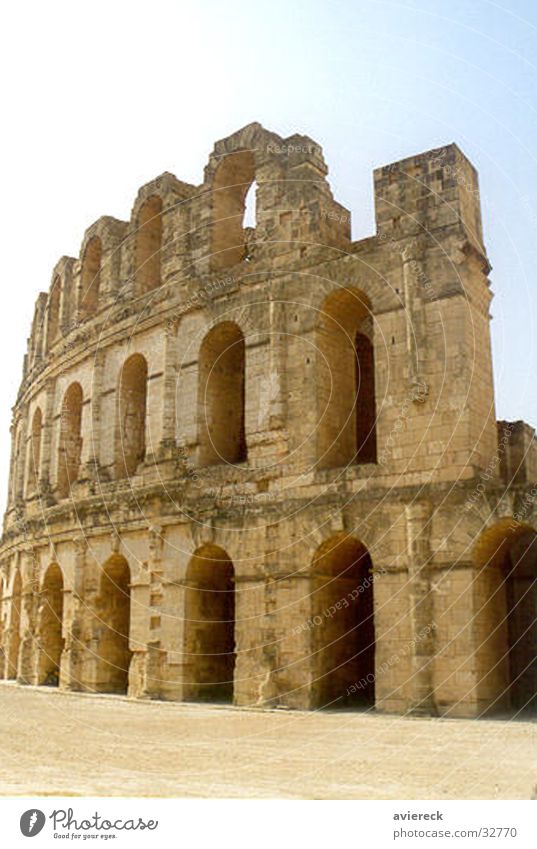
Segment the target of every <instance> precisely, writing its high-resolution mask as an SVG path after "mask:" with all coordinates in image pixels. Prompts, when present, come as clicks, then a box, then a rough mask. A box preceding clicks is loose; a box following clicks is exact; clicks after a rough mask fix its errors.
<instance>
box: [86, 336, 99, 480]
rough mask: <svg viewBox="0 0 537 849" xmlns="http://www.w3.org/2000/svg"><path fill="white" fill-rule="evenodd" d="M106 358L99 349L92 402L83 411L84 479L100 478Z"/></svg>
mask: <svg viewBox="0 0 537 849" xmlns="http://www.w3.org/2000/svg"><path fill="white" fill-rule="evenodd" d="M104 360H105V355H104V352H103V351H97V353H96V354H95V358H94V360H93V373H92V380H91V404H90V407H89V410H87V408H85V409H84V413H83V430H82V458H81V461H82V474H81V479H82V480H84V479H86V480H90V481H97V480H98V479H99V468H100V457H99V452H100V445H101V408H102V402H101V394H102V388H103V374H104Z"/></svg>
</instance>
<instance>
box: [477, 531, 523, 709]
mask: <svg viewBox="0 0 537 849" xmlns="http://www.w3.org/2000/svg"><path fill="white" fill-rule="evenodd" d="M474 558H475V561H476V564H477V566H478V567H479V570H478V572H477V575H476V578H475V581H474V593H475V598H476V614H475V619H476V628H477V629H478V630H477V633H478V635H479V641H478V647H477V667H478V673H479V675H478V680H479V684H478V686H479V688H480V690H481V697H482V699H483V700H484V701H488V702H491V703H492V708H493V709H494V708H497V709H500V708H503V707H510V708H512V709H514V710H516V711H527V712H530V713H532V714H535V713H536V712H537V532H536V531H535V529H534V528H532V527H531V526H529V525H526V524H523V523H520V522H518V521H515V520H513V519H503V520H501V521H500V522H498V523H496V525H494V526H493V527H492V528H490V529H488V530H487V531H485V532H484V533H483V534H482V535H481V536H480V538H479V540H478V542H477V544H476V547H475V551H474Z"/></svg>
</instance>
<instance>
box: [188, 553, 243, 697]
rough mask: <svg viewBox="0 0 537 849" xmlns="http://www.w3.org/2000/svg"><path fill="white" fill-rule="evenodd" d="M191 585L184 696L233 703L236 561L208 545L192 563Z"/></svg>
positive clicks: (195, 556)
mask: <svg viewBox="0 0 537 849" xmlns="http://www.w3.org/2000/svg"><path fill="white" fill-rule="evenodd" d="M186 583H187V588H186V597H185V625H184V689H183V698H184V700H185V701H204V702H205V701H209V702H233V676H234V669H235V583H234V569H233V563H232V561H231V559H230V558H229V556H228V555H227V554H226V552H225V551H224V550H223V549H222V548H220V547H218V546H216V545H204V546H202V547H201V548H199V549H198V550H197V551H196V552H195V553H194V554H193V556H192V558H191V560H190V563H189V564H188V569H187V575H186Z"/></svg>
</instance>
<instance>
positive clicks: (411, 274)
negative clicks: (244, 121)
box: [0, 123, 537, 716]
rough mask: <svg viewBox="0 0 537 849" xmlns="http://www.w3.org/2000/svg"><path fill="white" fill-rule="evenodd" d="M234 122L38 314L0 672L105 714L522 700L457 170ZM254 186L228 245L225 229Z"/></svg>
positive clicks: (466, 178)
mask: <svg viewBox="0 0 537 849" xmlns="http://www.w3.org/2000/svg"><path fill="white" fill-rule="evenodd" d="M326 176H327V167H326V165H325V162H324V159H323V155H322V150H321V148H320V146H319V145H318V144H317V143H315V142H314V141H312V140H311V139H310V138H308V137H306V136H303V135H294V136H291V137H290V138H285V139H284V138H281V137H279V136H278V135H276V134H275V133H272V132H268V131H267V130H265V129H264V128H263V127H262V126H261V125H260V124H257V123H254V124H250V125H248V126H247V127H245V128H243V129H242V130H239V131H238V132H236V133H234V134H233V135H231V136H230V137H228V138H226V139H223V140H221V141H219V142H217V143H216V144H215V146H214V149H213V152H212V153H211V155H210V157H209V161H208V164H207V166H206V168H205V172H204V180H203V182H202V183H201V184H200V185H198V186H194V185H189V184H187V183H184V182H181V181H180V180H178V179H177V178H176V177H175V176H174V175H173V174H170V173H164V174H162V175H161V176H160V177H158V178H157V179H155V180H153V181H152V182H150V183H149V184H147V185H145V186H143V187H142V188H141V189H140V191H139V192H138V195H137V197H136V200H135V203H134V207H133V210H132V214H131V217H130V219H129V220H128V221H119V220H116V219H115V218H111V217H103V218H100V219H99V220H98V221H96V222H95V223H94V224H92V226H91V227H90V228H89V229H88V230H87V232H86V234H85V236H84V239H83V242H82V246H81V250H80V256H79V257H78V258H74V257H62V258H61V259H60V261H59V262H58V263H57V265H56V267H55V268H54V270H53V273H52V280H51V285H50V288H49V291H48V292H46V293H41V294H40V295H39V296H38V299H37V303H36V307H35V317H34V320H33V324H32V329H31V335H30V338H29V341H28V352H27V355H26V357H25V362H24V372H23V378H22V382H21V386H20V390H19V393H18V397H17V400H16V403H15V406H14V409H13V424H12V429H11V433H12V459H11V472H10V482H9V496H8V505H7V511H6V515H5V521H4V534H3V538H2V542H1V548H0V564H1V580H0V596H1V599H2V602H1V619H0V646H1V649H2V650H1V657H0V673H1V674H2V675H3V677H4V678H7V679H16V680H17V681H18V682H19V684H33V685H58V686H59V687H60V688H62V689H67V690H75V691H83V692H106V693H128V695H129V696H131V697H134V698H151V699H169V700H177V701H215V702H216V701H218V702H222V701H228V702H233V703H234V704H235V705H243V706H246V705H249V706H252V705H257V706H281V707H288V708H298V709H308V708H316V707H324V706H329V705H331V706H335V707H341V706H345V707H347V708H351V707H353V706H355V707H357V708H359V707H361V706H364V705H365V706H367V707H370V708H371V707H373V706H375V707H376V709H377V710H381V711H392V712H398V713H403V712H415V713H425V714H438V715H449V716H478V715H481V714H482V713H484V712H488V713H490V712H493V711H500V712H501V711H511V715H512V712H513V711H519V710H522V709H524V708H525V707H529V706H531V705H535V698H536V697H535V693H536V682H537V668H536V661H535V656H536V654H537V652H536V651H535V647H536V624H535V623H536V619H537V616H536V613H537V607H536V599H537V593H536V589H535V587H536V584H535V576H536V574H537V571H536V564H537V558H536V543H535V528H536V527H537V507H536V498H535V496H536V495H537V486H535V482H536V480H537V452H536V451H535V445H534V431H533V430H532V428H530V427H529V426H528V425H526V424H524V423H523V422H515V423H508V422H501V423H498V422H497V421H496V417H495V408H494V390H493V379H492V364H491V345H490V332H489V325H490V314H489V307H490V302H491V297H492V295H491V291H490V285H489V280H488V279H487V275H488V273H489V264H488V261H487V258H486V252H485V248H484V245H483V237H482V229H481V212H480V202H479V192H478V183H477V175H476V172H475V169H474V168H473V166H472V165H471V164H470V163H469V161H468V160H467V159H466V158H465V156H464V155H463V154H462V153H461V151H460V150H459V149H458V147H457V146H456V145H454V144H450V145H448V146H446V147H442V148H440V149H437V150H433V151H429V152H427V153H424V154H421V155H418V156H413V157H411V158H408V159H405V160H403V161H401V162H397V163H394V164H392V165H388V166H387V167H382V168H379V169H377V170H376V171H375V172H374V195H375V213H376V234H375V235H374V236H371V237H369V238H365V239H363V240H361V241H352V240H351V236H350V214H349V212H348V211H347V210H346V209H345V208H344V207H342V206H341V205H340V204H339V203H337V202H336V201H335V200H334V198H333V196H332V193H331V190H330V187H329V184H328V182H327V179H326ZM248 192H249V193H250V194H249V195H248V197H251V196H252V193H253V192H255V226H254V227H247V226H245V221H244V211H245V204H246V199H247V193H248Z"/></svg>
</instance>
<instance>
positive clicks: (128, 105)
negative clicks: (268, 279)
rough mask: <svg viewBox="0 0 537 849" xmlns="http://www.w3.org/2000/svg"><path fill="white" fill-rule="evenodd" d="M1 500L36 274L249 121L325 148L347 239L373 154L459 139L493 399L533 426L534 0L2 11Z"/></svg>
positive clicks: (68, 5)
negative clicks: (487, 325) (481, 279)
mask: <svg viewBox="0 0 537 849" xmlns="http://www.w3.org/2000/svg"><path fill="white" fill-rule="evenodd" d="M0 23H1V27H0V71H1V74H2V80H3V83H4V85H3V94H2V111H1V115H2V118H3V121H2V123H3V128H4V129H3V132H2V142H1V144H2V146H3V148H4V150H3V155H2V157H1V160H0V163H1V164H0V168H1V170H2V187H3V203H2V204H1V205H0V218H1V232H2V234H3V237H4V238H3V268H4V272H3V289H4V299H3V309H0V344H1V345H2V348H3V352H2V353H3V356H2V384H1V387H2V388H1V398H0V401H1V403H0V499H1V501H2V503H3V501H4V497H5V492H6V489H7V476H8V466H9V453H10V437H9V425H10V418H11V406H12V405H13V404H14V402H15V397H16V393H17V389H18V385H19V382H20V378H21V370H22V358H23V355H24V352H25V350H26V339H27V336H28V334H29V331H30V324H31V320H32V316H33V310H34V303H35V299H36V297H37V294H38V292H40V291H44V290H47V289H48V287H49V285H50V282H51V273H52V268H53V266H54V264H55V263H56V262H57V260H58V259H59V258H60V257H61V256H63V255H70V256H77V255H78V253H79V250H80V244H81V242H82V238H83V235H84V231H85V230H86V228H87V227H89V225H90V224H91V223H92V222H93V221H95V220H96V219H97V218H99V217H100V216H101V215H105V214H106V215H113V216H115V217H117V218H122V219H126V218H128V217H129V215H130V210H131V207H132V204H133V201H134V198H135V195H136V192H137V190H138V188H139V187H140V186H141V185H143V184H144V183H146V182H148V181H149V180H151V179H152V178H154V177H156V176H157V175H158V174H160V173H162V172H163V171H171V172H173V173H174V174H176V176H177V177H179V179H182V180H185V181H187V182H191V183H194V184H199V183H201V181H202V177H203V174H202V172H203V167H204V165H205V164H206V162H207V159H208V156H209V153H210V151H211V149H212V147H213V144H214V142H215V141H216V140H217V139H220V138H223V137H225V136H227V135H229V134H230V133H232V132H234V131H235V130H237V129H239V128H240V127H242V126H244V125H245V124H248V123H250V122H251V121H259V122H260V123H262V124H263V125H264V126H265V127H266V128H267V129H269V130H273V131H275V132H277V133H279V134H280V135H281V136H288V135H291V134H293V133H295V132H299V133H303V134H306V135H309V136H311V137H312V138H313V139H315V141H317V142H319V143H320V144H321V145H322V147H323V150H324V155H325V158H326V161H327V163H328V165H329V168H330V173H329V180H330V183H331V186H332V189H333V192H334V195H335V197H336V198H337V199H338V200H339V201H340V202H341V203H343V204H344V205H345V206H346V207H348V208H349V209H350V210H351V212H352V218H353V238H354V239H360V238H365V237H367V236H370V235H372V234H373V232H374V223H373V188H372V170H373V168H375V167H377V166H379V165H384V164H387V163H389V162H393V161H397V160H399V159H402V158H403V157H406V156H410V155H412V154H416V153H420V152H423V151H426V150H429V149H431V148H433V147H438V146H440V145H443V144H447V143H449V142H452V141H454V142H456V143H457V144H458V145H459V147H461V149H462V150H463V151H464V153H465V154H466V155H467V156H468V157H469V159H470V160H471V161H472V162H473V164H474V165H475V166H476V167H477V169H478V171H479V175H480V186H481V202H482V207H483V220H484V234H485V241H486V245H487V250H488V255H489V259H490V261H491V263H492V266H493V271H492V274H491V281H492V287H493V291H494V300H493V302H492V314H493V322H492V337H493V355H494V376H495V389H496V404H497V417H498V418H505V419H509V420H516V419H524V420H526V421H528V422H529V423H530V424H532V425H533V426H537V391H536V381H535V375H536V373H537V343H536V339H535V336H536V332H535V331H536V326H535V324H536V314H537V309H536V307H537V294H536V289H537V280H536V274H535V266H536V265H537V161H536V158H535V153H536V150H537V145H536V142H537V111H536V110H537V2H534V0H509V2H508V0H502V2H488V0H472V2H468V0H448V1H447V2H445V0H404V2H401V0H393V2H387V0H324V2H322V1H321V0H309V2H306V0H293V2H290V0H285V2H284V0H247V2H240V1H239V0H226V2H217V1H216V0H196V2H180V0H152V2H151V3H147V2H146V0H144V2H138V0H129V2H124V0H113V2H111V0H105V2H103V0H92V2H91V3H89V2H87V0H79V1H78V2H73V0H68V2H64V0H47V2H46V3H43V2H37V0H34V2H25V0H19V2H17V3H10V4H7V3H6V4H3V11H2V12H1V13H0Z"/></svg>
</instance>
